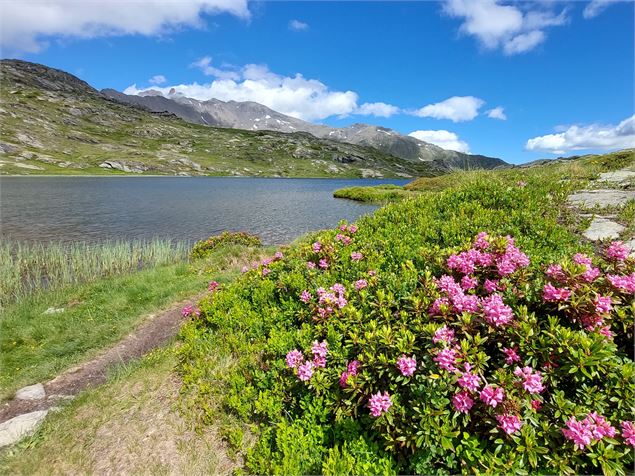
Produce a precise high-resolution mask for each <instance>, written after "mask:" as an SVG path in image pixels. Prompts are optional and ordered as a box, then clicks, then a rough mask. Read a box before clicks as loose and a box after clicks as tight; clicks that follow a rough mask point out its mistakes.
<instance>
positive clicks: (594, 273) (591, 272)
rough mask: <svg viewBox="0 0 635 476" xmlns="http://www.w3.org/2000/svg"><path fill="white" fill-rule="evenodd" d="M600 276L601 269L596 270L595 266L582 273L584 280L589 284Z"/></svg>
mask: <svg viewBox="0 0 635 476" xmlns="http://www.w3.org/2000/svg"><path fill="white" fill-rule="evenodd" d="M598 276H600V270H599V268H594V267H593V266H588V267H587V270H586V271H585V272H584V273H582V279H584V280H585V281H586V282H587V283H591V282H593V281H595V280H596V279H597V277H598Z"/></svg>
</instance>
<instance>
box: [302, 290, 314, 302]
mask: <svg viewBox="0 0 635 476" xmlns="http://www.w3.org/2000/svg"><path fill="white" fill-rule="evenodd" d="M311 299H313V296H312V295H311V293H310V292H309V291H307V290H306V289H305V290H304V291H302V294H300V301H302V302H303V303H305V304H306V303H308V302H309V301H311Z"/></svg>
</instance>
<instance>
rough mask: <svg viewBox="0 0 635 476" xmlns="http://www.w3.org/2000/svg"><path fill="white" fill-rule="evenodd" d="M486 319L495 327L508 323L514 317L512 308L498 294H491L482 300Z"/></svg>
mask: <svg viewBox="0 0 635 476" xmlns="http://www.w3.org/2000/svg"><path fill="white" fill-rule="evenodd" d="M482 306H483V313H484V314H485V320H486V321H487V322H488V323H489V324H490V325H493V326H494V327H499V326H504V325H505V324H508V323H509V322H510V321H511V320H512V318H513V314H512V309H511V307H509V306H507V305H506V304H505V303H504V302H503V298H502V297H501V296H500V295H498V294H491V295H489V296H487V297H485V298H483V301H482Z"/></svg>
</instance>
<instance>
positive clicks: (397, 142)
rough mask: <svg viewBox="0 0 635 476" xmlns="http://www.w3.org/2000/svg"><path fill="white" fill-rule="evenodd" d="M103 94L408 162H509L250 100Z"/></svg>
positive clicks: (189, 117)
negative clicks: (363, 149) (331, 124)
mask: <svg viewBox="0 0 635 476" xmlns="http://www.w3.org/2000/svg"><path fill="white" fill-rule="evenodd" d="M102 94H104V95H105V96H106V97H108V98H110V99H112V100H114V101H117V102H121V103H124V104H131V105H135V106H138V107H143V108H146V109H148V110H150V111H154V112H169V113H173V114H175V115H177V116H178V117H180V118H181V119H183V120H185V121H188V122H193V123H195V124H204V125H208V126H217V127H231V128H236V129H245V130H254V131H255V130H270V131H279V132H287V133H291V132H301V131H302V132H308V133H309V134H312V135H313V136H315V137H320V138H324V139H329V140H334V141H338V142H347V143H350V144H357V145H365V146H369V147H374V148H376V149H379V150H382V151H384V152H387V153H389V154H391V155H394V156H395V157H399V158H401V159H404V160H409V161H421V162H429V163H430V164H431V165H432V166H433V167H434V168H435V169H436V170H438V171H446V170H452V169H479V168H482V169H492V168H495V167H501V166H506V165H507V164H506V163H505V162H504V161H502V160H500V159H496V158H492V157H485V156H482V155H471V154H463V153H461V152H456V151H452V150H445V149H442V148H440V147H437V146H435V145H432V144H429V143H427V142H423V141H421V140H419V139H415V138H414V137H410V136H404V135H401V134H399V133H398V132H396V131H394V130H392V129H387V128H385V127H380V126H372V125H368V124H353V125H351V126H349V127H344V128H335V127H329V126H325V125H322V124H313V123H310V122H307V121H303V120H301V119H297V118H295V117H291V116H287V115H284V114H281V113H279V112H276V111H274V110H272V109H269V108H268V107H266V106H263V105H262V104H258V103H255V102H251V101H245V102H237V101H220V100H218V99H210V100H209V101H198V100H196V99H192V98H188V97H184V96H182V95H179V94H177V93H176V92H172V91H171V92H170V93H169V94H168V97H164V96H163V95H162V94H161V93H160V92H159V91H155V90H149V91H145V92H143V93H142V94H141V95H139V96H134V95H127V94H123V93H120V92H118V91H115V90H114V89H104V90H102ZM300 154H301V152H300Z"/></svg>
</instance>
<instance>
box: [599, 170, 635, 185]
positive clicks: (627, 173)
mask: <svg viewBox="0 0 635 476" xmlns="http://www.w3.org/2000/svg"><path fill="white" fill-rule="evenodd" d="M631 179H635V171H633V170H626V169H622V170H615V171H614V172H605V173H603V174H600V178H599V179H598V181H600V182H613V183H624V182H628V181H629V180H631Z"/></svg>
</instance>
